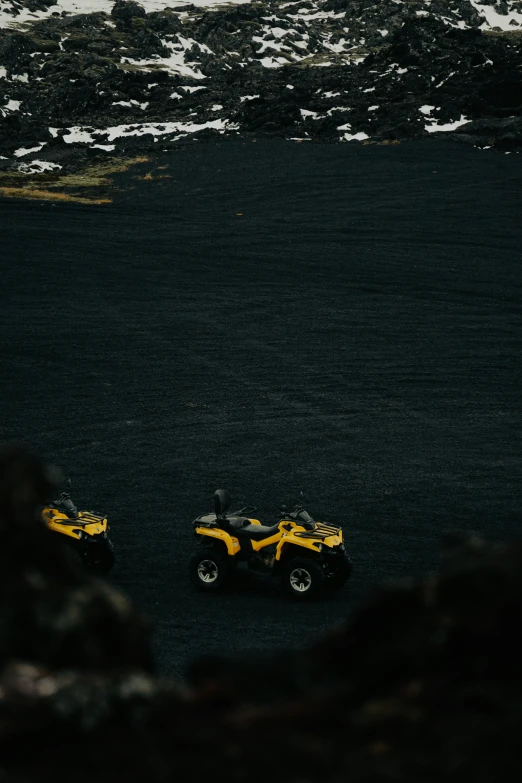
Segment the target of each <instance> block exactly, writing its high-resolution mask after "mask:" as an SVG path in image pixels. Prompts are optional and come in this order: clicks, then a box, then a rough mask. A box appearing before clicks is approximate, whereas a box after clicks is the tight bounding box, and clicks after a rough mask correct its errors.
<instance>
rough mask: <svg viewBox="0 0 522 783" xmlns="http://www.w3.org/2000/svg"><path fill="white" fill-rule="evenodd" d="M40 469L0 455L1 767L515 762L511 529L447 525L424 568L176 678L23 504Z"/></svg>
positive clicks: (518, 629)
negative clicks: (259, 649)
mask: <svg viewBox="0 0 522 783" xmlns="http://www.w3.org/2000/svg"><path fill="white" fill-rule="evenodd" d="M50 483H52V482H50V479H49V477H47V478H46V473H45V470H44V468H43V466H42V465H41V463H40V462H39V461H38V460H37V458H34V457H31V456H30V455H28V454H27V453H26V452H25V451H24V450H21V449H12V450H11V451H10V452H9V453H6V454H5V455H4V456H3V457H2V458H1V459H0V491H1V496H0V509H1V511H0V518H1V531H2V538H3V545H2V551H1V558H2V569H1V571H0V583H1V599H0V600H1V610H0V611H1V615H0V617H1V620H0V623H1V626H0V634H1V644H2V648H1V649H2V671H1V673H0V770H1V772H2V776H3V777H2V779H3V780H6V781H15V782H16V783H22V781H23V783H28V782H29V781H37V780H42V779H46V780H47V779H49V780H54V781H62V780H63V781H66V780H67V781H70V779H71V778H72V777H74V780H75V781H80V782H83V781H97V782H99V781H106V780H107V781H109V780H114V779H115V778H116V777H120V776H121V778H122V779H125V780H127V781H129V780H132V781H138V780H139V781H142V780H143V781H144V780H147V781H170V780H174V779H175V780H187V781H189V780H190V781H191V782H192V781H208V779H209V778H210V777H212V778H215V777H220V778H223V779H224V778H226V779H227V780H229V781H247V780H248V781H265V780H266V779H267V778H268V777H269V778H270V780H272V781H281V783H283V781H285V783H288V782H289V781H292V782H293V781H295V783H304V781H317V782H318V783H319V781H321V783H324V781H331V782H332V783H333V781H335V782H336V783H337V781H345V780H346V781H348V780H349V781H357V783H358V782H359V781H360V783H362V781H364V782H365V783H368V781H372V782H375V783H380V782H381V781H382V783H385V782H386V783H390V782H391V781H401V782H406V783H409V781H411V783H413V782H414V781H415V783H419V781H442V780H444V781H455V783H456V782H457V781H459V783H461V781H474V782H475V783H479V782H480V783H486V782H487V783H489V781H491V783H493V781H495V783H498V782H499V781H503V780H506V781H507V780H512V779H517V775H519V774H520V768H521V762H522V750H521V744H520V734H521V729H522V682H521V681H522V674H521V667H520V659H521V653H522V544H520V543H519V544H515V545H512V546H510V547H508V548H496V547H493V546H491V545H489V544H486V543H485V542H483V541H481V540H480V539H476V538H470V539H468V540H463V541H461V542H460V543H459V542H456V544H455V543H454V544H453V545H452V547H451V548H449V549H448V556H447V559H446V566H445V570H444V572H443V574H442V575H441V576H440V577H438V578H431V579H427V580H425V581H424V582H421V583H413V582H412V583H409V582H404V583H399V584H396V585H392V586H389V587H385V588H382V589H381V590H379V591H377V592H376V593H375V594H374V595H373V596H371V597H370V598H369V599H368V601H367V602H366V604H365V605H364V606H363V607H362V608H361V609H360V610H359V612H358V613H357V614H356V616H355V617H354V619H353V620H352V621H351V622H350V623H349V624H348V625H346V626H345V627H342V628H339V629H337V630H335V631H333V632H332V633H331V634H330V635H329V636H328V637H325V638H323V639H321V640H319V641H318V642H317V643H316V644H315V645H314V646H313V647H312V648H310V649H308V650H306V651H303V652H302V653H286V652H284V651H283V652H279V653H274V655H272V656H269V657H257V656H255V655H252V656H249V657H248V658H242V659H239V660H233V659H231V658H228V657H224V658H215V657H214V658H212V659H204V658H202V659H200V660H199V661H195V662H194V663H193V664H192V665H191V666H190V667H189V670H188V672H187V676H188V680H189V683H190V684H189V687H187V688H182V687H181V685H178V684H176V683H174V682H170V681H166V680H162V679H158V678H155V677H154V674H153V668H152V661H151V656H150V651H149V641H148V632H147V626H146V624H145V623H144V621H143V619H142V618H141V617H140V616H139V615H138V614H137V613H136V612H135V611H134V609H133V608H132V607H131V606H130V605H129V604H128V602H127V601H126V599H125V598H124V597H123V596H122V595H120V594H119V593H118V592H117V591H115V590H114V589H113V588H112V587H110V586H109V585H107V584H104V583H102V582H99V581H97V580H94V579H92V578H91V577H89V576H87V575H86V574H84V573H83V572H78V571H76V570H75V569H74V567H73V565H72V564H70V563H68V562H67V561H66V560H64V559H63V557H62V555H61V553H60V552H58V550H55V549H54V548H53V547H52V545H51V543H50V540H49V539H48V538H47V536H46V535H45V531H44V530H42V529H41V527H39V526H38V524H37V522H36V517H37V515H36V514H35V515H34V516H33V517H31V513H30V511H29V508H30V503H34V507H35V508H36V506H37V505H38V503H39V502H43V501H42V499H43V497H44V496H45V494H46V492H47V491H48V488H49V485H50ZM31 518H32V519H33V525H31Z"/></svg>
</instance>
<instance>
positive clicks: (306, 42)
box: [0, 0, 522, 168]
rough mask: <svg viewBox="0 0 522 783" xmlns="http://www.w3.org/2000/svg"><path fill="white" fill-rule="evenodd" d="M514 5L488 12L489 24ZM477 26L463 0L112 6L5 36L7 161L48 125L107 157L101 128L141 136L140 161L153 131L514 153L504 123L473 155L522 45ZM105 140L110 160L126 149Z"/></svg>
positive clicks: (513, 110) (44, 135)
mask: <svg viewBox="0 0 522 783" xmlns="http://www.w3.org/2000/svg"><path fill="white" fill-rule="evenodd" d="M517 8H518V6H517V5H516V4H515V5H514V4H513V3H511V4H508V5H506V4H495V10H496V11H498V12H499V13H503V12H505V11H506V10H507V9H509V10H516V9H517ZM514 21H516V20H514ZM483 22H484V17H482V16H481V15H480V14H479V12H478V10H477V9H476V8H475V6H473V5H472V4H471V3H470V2H468V0H450V1H449V2H443V0H433V2H431V3H430V4H429V5H426V4H425V3H422V2H418V3H396V2H394V0H382V2H378V3H377V2H373V0H316V2H296V3H293V4H291V5H288V4H285V3H281V2H279V0H269V1H268V2H254V3H247V4H242V5H239V6H236V7H225V8H223V7H216V8H214V9H212V10H208V9H199V8H195V7H193V6H186V7H183V9H181V8H180V7H177V8H174V9H168V8H167V9H165V10H163V11H155V12H152V13H146V8H144V7H143V6H142V5H140V4H139V3H137V2H134V1H130V0H118V2H116V3H114V6H113V8H112V12H111V15H110V16H109V15H107V14H103V13H97V14H90V15H87V14H83V15H78V16H65V17H49V18H47V19H44V20H42V21H39V22H37V23H34V24H33V25H32V26H30V27H29V28H28V29H27V30H26V31H24V32H21V31H15V30H11V29H9V28H7V29H3V30H0V67H1V68H5V71H6V77H5V79H4V80H2V81H1V82H0V84H1V86H2V89H3V94H4V103H3V108H2V105H1V100H2V99H1V98H0V139H1V140H2V141H1V143H2V145H3V151H4V152H7V153H9V154H12V152H13V151H14V150H16V149H17V147H20V146H21V142H22V139H24V140H25V139H26V138H28V137H29V136H30V134H32V133H34V134H35V135H34V136H33V140H32V143H31V144H30V145H29V146H30V147H34V146H35V145H36V144H38V143H41V142H42V141H43V140H48V139H49V125H50V124H51V127H56V126H59V127H61V128H63V129H67V128H70V127H80V128H85V127H89V128H95V129H97V130H96V134H95V136H93V137H92V139H91V141H90V142H89V141H87V140H85V141H83V142H81V143H82V144H83V145H84V146H85V145H88V144H89V143H90V144H94V143H96V144H99V143H101V144H107V143H108V141H107V133H106V132H104V129H105V128H114V127H115V126H120V125H129V124H136V123H138V124H142V125H143V124H145V125H147V128H146V129H145V131H146V132H144V133H141V134H140V135H139V136H138V135H137V136H135V137H134V138H133V140H132V144H133V145H134V147H135V148H136V149H139V148H141V149H143V148H144V149H154V137H158V134H159V136H161V137H162V139H163V140H164V142H165V143H166V144H168V143H170V142H171V141H172V143H175V141H176V139H178V138H181V137H183V136H186V135H189V134H191V135H194V137H196V136H197V135H198V134H201V133H211V134H215V133H219V134H226V135H234V136H237V135H240V134H242V133H245V134H251V133H255V134H260V135H270V136H274V135H278V136H282V137H284V138H302V139H307V140H311V141H323V142H324V141H326V142H338V141H345V140H351V139H353V138H355V139H361V140H368V141H370V142H371V141H376V142H383V141H386V140H388V141H390V140H396V139H411V138H419V137H422V136H428V135H429V136H430V138H432V139H435V138H437V137H439V134H440V133H441V132H440V131H439V128H440V127H443V126H447V125H449V126H450V127H451V129H452V130H451V132H456V131H457V130H458V131H459V140H461V141H466V142H469V143H473V144H477V145H479V146H493V147H495V146H496V147H498V148H499V149H505V148H506V144H509V145H510V147H513V146H516V145H517V144H518V139H519V135H518V134H519V131H518V126H517V125H516V124H515V125H513V127H512V128H511V131H510V135H509V138H507V137H506V134H505V133H504V132H503V130H502V126H498V127H499V129H500V130H499V133H498V134H497V132H496V131H494V130H491V131H490V133H489V136H488V139H489V143H488V144H487V145H484V136H483V134H476V133H475V130H474V128H475V127H476V126H474V125H473V124H472V123H473V122H475V121H478V120H486V119H487V120H489V121H490V122H489V125H488V127H489V128H490V129H494V128H495V127H496V121H498V120H502V119H505V118H511V117H518V116H521V114H522V92H521V84H522V66H521V63H522V36H521V34H520V33H518V32H516V30H515V31H514V32H509V31H504V32H502V31H498V32H495V31H492V30H489V29H484V30H483V29H481V25H482V24H483ZM515 27H516V26H515ZM53 96H55V97H53ZM49 106H50V107H51V116H49ZM59 106H61V107H62V111H61V113H60V110H59V108H58V107H59ZM13 115H16V118H17V119H16V120H13ZM50 120H51V123H50ZM151 123H152V125H151ZM169 123H170V124H171V125H169ZM172 123H175V127H174V126H173V125H172ZM464 123H467V125H464ZM160 124H163V127H160ZM62 135H63V134H62ZM442 135H443V136H446V135H447V132H444V131H443V132H442ZM114 137H116V139H115V138H114ZM83 138H85V139H87V136H86V134H83ZM111 138H112V144H114V143H115V153H116V154H117V153H118V150H120V149H121V145H122V143H123V142H122V141H121V140H118V137H117V134H116V133H114V132H113V133H112V137H111ZM130 143H131V142H130V141H129V140H128V139H127V140H126V141H125V145H126V147H128V144H130ZM47 152H48V150H47V151H45V150H44V151H43V152H42V153H40V152H38V156H39V157H40V158H41V157H42V155H43V156H45V155H46V153H47ZM24 159H25V161H27V160H31V157H27V158H26V157H25V155H24ZM6 165H7V166H8V167H9V166H11V167H14V168H16V167H17V166H18V165H19V163H18V161H16V160H14V159H13V160H12V161H11V162H9V163H8V164H6ZM4 167H5V166H4Z"/></svg>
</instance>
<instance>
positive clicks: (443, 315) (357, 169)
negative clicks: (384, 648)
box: [0, 141, 522, 675]
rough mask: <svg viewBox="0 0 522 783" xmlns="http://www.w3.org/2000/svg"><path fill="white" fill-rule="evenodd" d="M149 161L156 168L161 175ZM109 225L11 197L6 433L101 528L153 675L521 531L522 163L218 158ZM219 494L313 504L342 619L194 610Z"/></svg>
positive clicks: (267, 511)
mask: <svg viewBox="0 0 522 783" xmlns="http://www.w3.org/2000/svg"><path fill="white" fill-rule="evenodd" d="M160 166H165V167H167V168H163V169H160V168H159V167H160ZM152 168H154V170H155V171H157V172H161V173H162V175H163V176H165V175H170V176H171V177H172V178H171V179H167V178H166V179H162V180H158V181H154V180H153V181H148V180H147V181H143V180H138V179H135V178H134V177H135V176H136V174H137V173H141V175H144V174H146V173H147V172H148V171H150V170H151V164H146V165H142V166H141V167H138V168H135V169H133V170H132V171H130V172H128V173H126V174H122V175H119V176H118V177H117V178H116V179H115V187H114V190H113V194H112V195H113V198H114V203H113V204H111V205H106V206H83V205H76V204H56V205H55V204H49V203H38V202H31V203H28V202H18V201H13V200H4V201H2V204H1V207H2V210H1V231H2V237H3V247H2V264H1V271H2V285H1V288H0V296H1V305H2V307H1V315H0V327H1V334H2V353H1V356H2V362H1V370H2V372H1V373H0V394H1V399H2V401H3V404H2V409H1V414H0V416H1V418H0V432H1V439H2V440H8V439H23V440H24V441H26V442H28V443H30V444H31V445H32V446H33V447H34V448H36V449H38V450H39V451H40V452H41V453H42V454H43V455H44V456H45V457H46V458H47V459H48V460H50V461H52V462H55V463H58V464H59V465H60V466H61V467H62V468H63V469H64V471H65V472H66V474H67V476H68V477H70V478H71V480H72V486H71V489H70V491H71V492H72V494H73V496H74V497H75V499H76V500H77V501H78V503H79V505H80V506H83V507H87V508H94V509H99V510H103V511H106V513H107V514H108V515H109V516H110V519H111V521H112V523H113V528H112V532H113V538H114V541H115V544H116V546H117V550H118V553H119V563H118V566H117V568H116V569H115V571H114V580H115V582H117V583H118V584H119V585H120V586H122V587H123V589H124V590H125V591H126V592H127V594H129V595H130V597H131V598H132V599H133V601H134V602H135V603H136V604H137V605H138V607H140V608H142V609H144V610H145V611H146V612H147V613H148V615H149V616H150V618H151V621H152V623H153V626H154V629H155V639H156V649H157V656H158V662H159V666H160V669H161V670H162V671H163V672H165V673H173V674H178V675H179V674H181V672H182V670H183V666H184V665H185V663H186V662H187V661H188V660H190V659H192V658H193V657H194V656H196V655H198V654H201V653H207V652H211V651H215V650H217V651H223V652H229V653H234V652H237V651H239V650H240V649H244V648H250V649H253V648H256V649H268V648H274V647H290V646H296V645H299V646H300V645H302V644H304V643H305V642H309V641H310V639H312V638H316V637H317V635H318V634H320V633H321V632H322V631H324V630H325V629H327V628H330V627H331V626H332V625H334V624H336V623H339V622H340V621H342V620H343V619H344V618H345V617H346V616H347V615H348V614H349V613H350V612H351V611H352V610H353V608H354V607H355V606H356V605H357V604H358V603H359V601H360V600H361V598H362V597H363V596H365V595H366V594H367V593H368V591H369V590H370V589H371V588H372V587H373V586H374V585H375V584H377V583H380V582H381V581H383V580H388V579H394V578H397V577H403V576H407V575H420V574H425V573H426V572H430V571H431V570H433V569H435V568H436V567H437V565H438V559H439V552H440V547H441V545H440V538H441V535H442V533H443V532H444V531H446V530H450V529H461V530H476V531H478V532H480V533H483V534H485V535H486V536H488V537H490V538H493V539H494V540H498V541H502V540H509V539H512V538H513V537H515V536H517V535H518V534H519V532H520V523H521V521H522V512H521V508H522V506H521V499H522V484H521V481H520V473H521V467H522V448H521V435H520V433H521V424H522V415H521V404H520V402H521V398H520V389H521V388H522V377H521V375H522V373H521V366H522V365H521V348H522V332H521V323H520V322H521V313H522V308H521V303H522V302H521V300H522V291H521V277H522V276H521V272H520V247H521V245H522V224H521V221H520V214H521V207H522V190H521V187H520V185H521V179H522V163H521V162H520V160H518V159H517V158H514V157H512V156H505V155H499V154H498V153H494V152H484V151H479V150H476V149H474V148H471V147H463V146H462V145H458V144H452V143H440V144H437V145H433V144H430V143H429V142H422V141H419V142H412V143H410V144H407V145H402V144H401V145H397V146H392V147H376V146H359V145H357V146H352V145H343V146H330V145H324V146H322V145H312V144H310V145H307V144H289V143H284V142H279V141H273V142H262V143H259V142H257V143H255V144H254V143H249V142H236V141H230V142H222V143H221V144H204V143H202V144H197V145H187V146H185V147H179V148H178V150H177V151H176V152H173V153H170V154H169V155H168V156H165V157H164V158H162V159H159V160H158V161H157V163H156V166H155V167H152ZM218 487H224V488H226V489H228V490H229V492H230V493H231V495H232V497H233V498H234V506H235V507H237V506H240V505H246V504H247V503H254V504H256V505H257V506H258V512H257V515H258V516H259V517H260V518H262V519H263V520H264V521H266V522H267V523H272V522H273V521H275V513H276V510H277V508H278V504H280V503H281V502H286V503H289V504H290V503H292V502H294V501H295V500H297V499H298V493H299V491H300V490H301V489H302V490H303V491H304V492H305V496H306V503H305V505H306V507H307V508H308V509H309V510H310V511H311V512H312V513H313V514H314V515H315V516H316V517H317V518H318V519H324V520H328V521H331V522H334V523H340V524H342V525H343V528H344V532H345V538H346V542H347V545H348V548H349V549H350V551H351V553H352V555H353V558H354V560H355V564H356V571H355V574H354V578H353V582H352V584H351V587H350V588H349V589H347V590H346V591H344V592H342V593H341V594H340V595H339V596H338V597H337V598H336V599H335V600H333V601H330V602H326V603H325V602H321V603H316V604H312V605H306V606H296V605H294V604H291V603H288V602H287V601H285V600H283V599H282V598H281V597H280V596H279V595H278V594H277V593H276V591H275V590H273V589H271V588H270V587H269V586H264V585H262V584H253V585H251V586H250V587H248V588H245V591H244V593H239V592H236V593H231V594H226V595H223V596H212V597H207V596H201V595H199V594H195V593H194V592H193V590H192V589H191V587H190V586H189V584H188V581H187V568H186V566H187V561H188V558H189V555H190V552H191V547H192V546H193V539H192V526H191V521H192V519H193V518H194V517H196V516H197V515H198V514H200V513H203V512H205V511H206V510H207V509H209V508H210V504H211V498H212V493H213V492H214V490H215V489H216V488H218Z"/></svg>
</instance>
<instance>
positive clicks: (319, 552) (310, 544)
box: [190, 489, 353, 601]
mask: <svg viewBox="0 0 522 783" xmlns="http://www.w3.org/2000/svg"><path fill="white" fill-rule="evenodd" d="M229 506H230V496H229V494H228V492H226V490H222V489H218V490H217V491H216V492H215V494H214V510H215V514H203V515H202V516H200V517H198V518H197V519H196V520H194V522H193V525H194V532H195V535H196V537H197V541H198V546H197V550H196V553H195V554H194V555H193V556H192V558H191V560H190V577H191V580H192V582H193V584H195V585H196V586H197V587H199V588H200V589H202V590H206V591H208V592H216V591H218V590H220V589H221V588H223V587H224V586H225V585H226V584H227V583H228V582H230V581H231V578H232V577H233V576H234V575H235V574H237V573H239V572H250V573H255V574H257V575H267V576H271V577H276V578H278V579H279V581H280V585H281V587H282V589H283V591H284V592H285V593H286V594H287V595H289V596H291V597H292V598H295V599H297V600H300V601H301V600H305V599H309V598H312V597H315V596H318V595H319V594H320V593H324V592H325V591H329V590H335V589H338V588H340V587H342V586H343V585H344V584H346V582H347V581H348V579H349V578H350V576H351V573H352V567H353V566H352V561H351V560H350V558H349V557H348V556H347V554H346V551H345V547H344V543H343V531H342V529H341V528H340V527H335V526H333V525H327V524H324V523H322V522H315V521H314V520H313V519H312V517H311V516H310V514H308V512H307V511H305V510H304V509H303V507H302V506H301V505H296V506H295V508H294V511H292V512H288V511H287V509H286V506H282V507H281V509H280V520H279V522H278V523H277V524H275V525H273V526H272V527H266V526H264V525H262V524H261V522H260V521H259V520H258V519H253V518H252V517H245V516H243V514H244V512H246V511H248V512H249V513H251V512H252V511H255V510H256V509H255V508H253V507H250V508H249V507H248V506H247V507H245V508H242V509H240V510H239V511H235V512H233V513H231V514H230V515H228V516H227V513H226V512H227V509H228V508H229Z"/></svg>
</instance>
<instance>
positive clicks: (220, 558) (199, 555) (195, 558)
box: [189, 547, 230, 593]
mask: <svg viewBox="0 0 522 783" xmlns="http://www.w3.org/2000/svg"><path fill="white" fill-rule="evenodd" d="M189 573H190V579H191V582H192V584H193V585H195V586H196V587H197V588H199V589H200V590H205V592H209V593H210V592H212V593H215V592H217V591H218V590H221V589H222V588H223V587H224V586H225V584H226V582H227V581H228V577H229V576H230V568H229V565H228V561H227V558H226V557H225V556H224V555H223V554H222V553H221V552H220V551H219V550H218V549H215V548H214V547H198V550H197V552H196V554H194V555H192V557H191V558H190V564H189Z"/></svg>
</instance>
